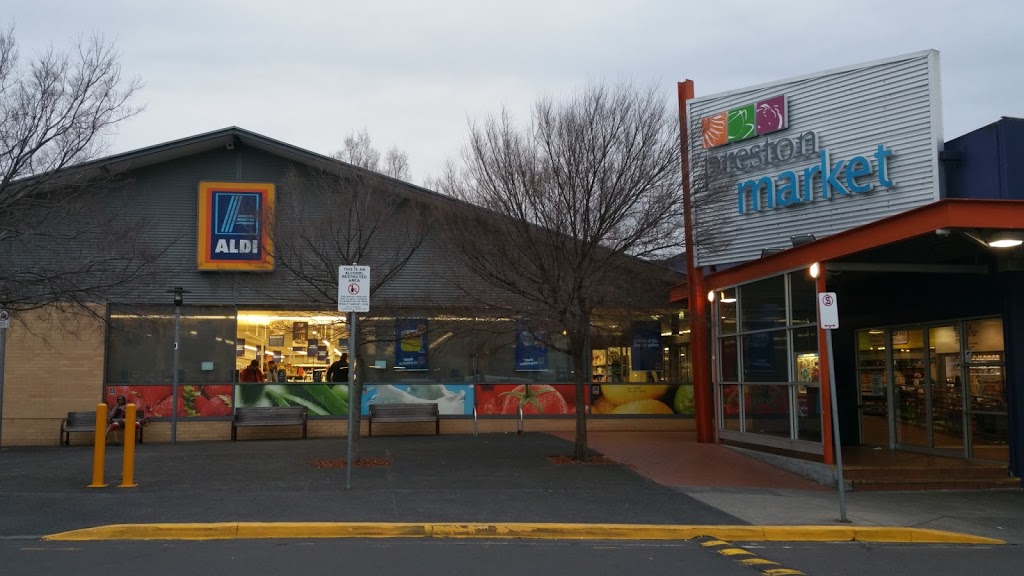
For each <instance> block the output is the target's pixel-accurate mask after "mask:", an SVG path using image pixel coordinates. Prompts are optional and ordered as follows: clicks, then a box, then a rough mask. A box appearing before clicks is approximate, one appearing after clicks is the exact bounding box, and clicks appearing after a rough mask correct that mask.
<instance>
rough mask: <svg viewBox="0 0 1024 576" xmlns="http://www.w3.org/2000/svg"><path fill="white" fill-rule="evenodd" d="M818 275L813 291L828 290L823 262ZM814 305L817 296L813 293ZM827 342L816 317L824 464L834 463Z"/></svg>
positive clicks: (819, 321) (818, 292)
mask: <svg viewBox="0 0 1024 576" xmlns="http://www.w3.org/2000/svg"><path fill="white" fill-rule="evenodd" d="M818 266H819V268H818V277H817V278H816V279H815V280H814V284H815V292H816V293H817V294H821V293H822V292H828V288H827V286H826V282H825V263H824V262H820V263H819V264H818ZM814 305H815V307H817V305H818V298H817V295H815V298H814ZM827 350H828V342H827V340H826V337H825V331H824V330H822V329H821V318H819V319H818V380H819V381H820V382H821V389H820V393H821V443H822V445H823V446H824V448H825V450H824V461H825V464H835V463H836V455H835V445H834V442H833V441H832V391H831V390H830V388H829V380H828V378H829V373H830V372H829V365H828V353H827Z"/></svg>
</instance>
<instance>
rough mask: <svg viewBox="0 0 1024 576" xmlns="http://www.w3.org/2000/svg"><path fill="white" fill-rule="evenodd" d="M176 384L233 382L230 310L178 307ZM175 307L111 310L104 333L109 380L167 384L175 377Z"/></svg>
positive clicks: (232, 332) (232, 337) (232, 326)
mask: <svg viewBox="0 0 1024 576" xmlns="http://www.w3.org/2000/svg"><path fill="white" fill-rule="evenodd" d="M178 341H179V343H180V345H181V348H180V353H179V357H178V382H180V383H181V384H204V383H217V382H232V381H233V378H232V375H233V370H234V355H235V313H234V309H232V308H223V307H199V306H188V305H186V306H182V308H181V322H180V329H179V339H178ZM173 367H174V307H173V306H152V307H145V308H142V309H130V310H129V309H112V310H111V314H110V329H109V331H108V337H107V368H106V383H107V384H169V383H170V382H172V381H173V378H174V374H173V371H174V368H173Z"/></svg>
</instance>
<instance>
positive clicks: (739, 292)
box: [710, 270, 824, 454]
mask: <svg viewBox="0 0 1024 576" xmlns="http://www.w3.org/2000/svg"><path fill="white" fill-rule="evenodd" d="M795 273H800V271H799V270H791V271H787V272H784V273H783V274H781V276H782V278H783V296H784V298H785V301H784V307H785V311H784V313H785V325H784V326H782V327H773V328H762V329H758V330H744V329H743V327H742V322H743V286H745V285H746V284H743V285H737V286H731V287H729V288H725V289H722V290H720V291H721V292H729V291H735V295H736V303H735V308H736V312H735V314H736V329H735V331H733V332H731V333H724V332H723V331H722V329H721V325H722V316H721V305H720V299H719V298H716V299H715V301H714V302H713V303H712V304H711V306H710V308H711V310H712V314H713V315H712V318H714V322H712V323H711V336H712V341H713V343H714V345H713V348H712V362H711V364H712V378H713V381H714V382H715V389H716V394H715V397H716V398H717V400H718V406H717V409H716V414H717V416H718V425H717V426H716V431H717V433H718V435H719V437H720V438H724V439H728V440H735V441H740V442H747V443H751V444H760V445H765V446H773V447H778V448H785V449H791V450H797V451H800V452H809V453H814V454H822V453H823V451H824V447H823V445H822V443H821V442H820V441H818V442H814V441H810V440H802V439H800V437H799V429H800V425H799V412H798V411H799V401H798V399H797V386H799V385H804V386H808V387H812V386H814V387H820V386H821V383H820V380H819V382H818V383H816V384H812V383H807V382H796V381H795V377H794V374H795V373H796V360H795V349H794V342H793V340H794V329H796V328H816V327H817V322H809V323H800V324H795V323H794V321H793V274H795ZM774 277H775V276H769V277H766V278H761V279H759V280H756V281H755V282H758V281H762V280H768V279H770V278H774ZM747 284H751V283H747ZM780 331H781V332H783V333H784V334H785V337H786V356H787V360H786V370H787V377H788V379H787V380H786V381H782V382H755V381H747V380H746V378H745V375H744V371H743V366H744V349H743V345H742V342H743V337H744V336H748V335H751V334H760V333H772V334H775V333H778V332H780ZM726 338H733V339H734V340H735V342H736V358H735V362H736V367H735V371H736V381H735V382H732V381H730V382H725V381H723V380H722V374H723V369H722V359H723V356H722V342H723V340H725V339H726ZM818 353H819V356H820V354H821V351H820V350H819V351H818ZM732 385H735V386H737V387H738V388H737V389H738V391H739V394H738V396H739V399H738V402H739V403H738V418H739V430H738V431H736V430H728V429H726V428H725V398H724V394H723V387H724V386H732ZM765 385H771V386H788V391H787V392H788V393H787V405H788V407H789V437H788V438H784V437H779V436H769V435H766V434H758V433H756V432H749V431H748V430H747V414H746V412H747V410H746V404H747V394H748V392H749V389H750V388H751V387H753V386H765Z"/></svg>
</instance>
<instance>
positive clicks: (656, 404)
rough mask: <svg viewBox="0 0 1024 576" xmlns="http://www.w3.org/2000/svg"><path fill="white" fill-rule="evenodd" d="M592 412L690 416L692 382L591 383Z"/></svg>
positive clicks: (691, 410)
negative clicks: (592, 384)
mask: <svg viewBox="0 0 1024 576" xmlns="http://www.w3.org/2000/svg"><path fill="white" fill-rule="evenodd" d="M592 388H593V395H592V402H591V413H592V414H610V415H616V414H618V415H626V414H629V415H664V416H668V415H673V414H678V415H693V385H692V384H625V383H623V384H600V385H597V384H595V385H594V386H592Z"/></svg>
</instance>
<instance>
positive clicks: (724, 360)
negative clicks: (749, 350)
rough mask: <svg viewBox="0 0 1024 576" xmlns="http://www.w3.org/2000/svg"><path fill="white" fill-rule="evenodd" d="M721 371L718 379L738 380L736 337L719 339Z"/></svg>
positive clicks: (725, 380)
mask: <svg viewBox="0 0 1024 576" xmlns="http://www.w3.org/2000/svg"><path fill="white" fill-rule="evenodd" d="M720 351H721V361H720V364H719V365H720V366H721V371H720V374H719V375H718V379H719V381H721V382H739V346H738V345H737V343H736V337H735V336H731V337H728V338H722V339H721V348H720Z"/></svg>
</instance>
